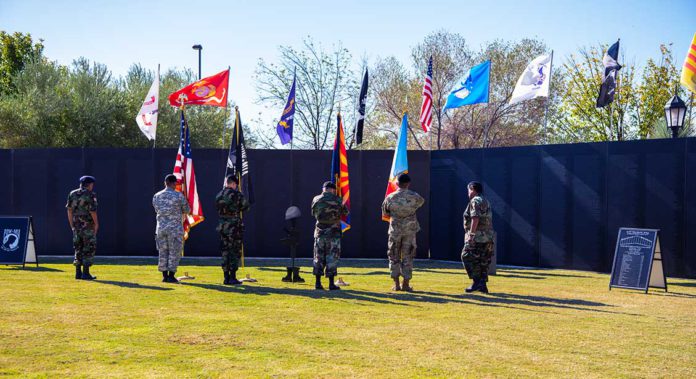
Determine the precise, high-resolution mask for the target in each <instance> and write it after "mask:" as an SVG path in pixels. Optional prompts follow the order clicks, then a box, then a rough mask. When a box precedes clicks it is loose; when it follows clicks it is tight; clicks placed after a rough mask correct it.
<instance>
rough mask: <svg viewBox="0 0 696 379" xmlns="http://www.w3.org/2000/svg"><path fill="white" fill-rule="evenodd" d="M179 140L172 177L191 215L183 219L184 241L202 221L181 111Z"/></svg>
mask: <svg viewBox="0 0 696 379" xmlns="http://www.w3.org/2000/svg"><path fill="white" fill-rule="evenodd" d="M180 135H181V138H180V139H179V151H178V152H177V154H176V162H174V176H176V190H177V191H179V192H181V193H183V194H184V197H185V198H186V201H187V202H188V204H189V207H190V208H191V213H190V214H188V215H187V216H186V218H185V219H184V240H186V239H187V238H188V236H189V230H191V228H193V227H194V226H196V225H198V224H199V223H201V222H202V221H203V219H204V217H203V210H202V209H201V202H200V199H199V198H198V188H197V186H196V171H195V170H194V169H193V156H192V155H191V136H190V134H189V127H188V124H187V123H186V118H185V117H184V110H183V109H182V110H181V134H180Z"/></svg>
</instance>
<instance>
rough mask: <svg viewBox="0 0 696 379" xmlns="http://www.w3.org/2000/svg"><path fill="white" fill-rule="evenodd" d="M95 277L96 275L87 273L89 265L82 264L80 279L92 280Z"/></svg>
mask: <svg viewBox="0 0 696 379" xmlns="http://www.w3.org/2000/svg"><path fill="white" fill-rule="evenodd" d="M96 278H97V277H96V276H92V275H90V274H89V266H84V270H82V280H94V279H96Z"/></svg>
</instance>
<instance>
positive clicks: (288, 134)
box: [276, 76, 297, 145]
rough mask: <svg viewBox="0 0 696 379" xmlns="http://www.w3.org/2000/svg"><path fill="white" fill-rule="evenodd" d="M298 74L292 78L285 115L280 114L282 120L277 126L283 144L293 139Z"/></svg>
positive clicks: (284, 110)
mask: <svg viewBox="0 0 696 379" xmlns="http://www.w3.org/2000/svg"><path fill="white" fill-rule="evenodd" d="M296 79H297V76H295V77H293V78H292V87H291V88H290V94H289V95H288V102H287V103H285V109H283V115H281V116H280V121H278V125H277V126H276V131H277V132H278V137H280V143H282V144H283V145H285V144H287V143H288V142H290V141H292V122H293V119H294V118H295V80H296Z"/></svg>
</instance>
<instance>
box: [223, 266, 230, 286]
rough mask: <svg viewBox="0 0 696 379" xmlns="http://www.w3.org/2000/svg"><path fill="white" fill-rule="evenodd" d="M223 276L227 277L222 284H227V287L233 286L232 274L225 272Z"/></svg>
mask: <svg viewBox="0 0 696 379" xmlns="http://www.w3.org/2000/svg"><path fill="white" fill-rule="evenodd" d="M223 274H224V275H225V280H224V281H223V282H222V284H225V285H230V284H232V283H230V272H229V271H227V270H225V271H223Z"/></svg>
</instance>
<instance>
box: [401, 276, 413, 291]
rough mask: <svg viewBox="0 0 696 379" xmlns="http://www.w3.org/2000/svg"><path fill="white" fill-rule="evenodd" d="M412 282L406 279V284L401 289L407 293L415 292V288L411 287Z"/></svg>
mask: <svg viewBox="0 0 696 379" xmlns="http://www.w3.org/2000/svg"><path fill="white" fill-rule="evenodd" d="M409 282H410V280H409V279H404V284H402V285H401V289H402V290H403V291H406V292H413V288H412V287H411V286H410V285H409Z"/></svg>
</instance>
